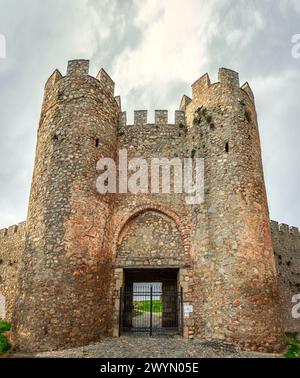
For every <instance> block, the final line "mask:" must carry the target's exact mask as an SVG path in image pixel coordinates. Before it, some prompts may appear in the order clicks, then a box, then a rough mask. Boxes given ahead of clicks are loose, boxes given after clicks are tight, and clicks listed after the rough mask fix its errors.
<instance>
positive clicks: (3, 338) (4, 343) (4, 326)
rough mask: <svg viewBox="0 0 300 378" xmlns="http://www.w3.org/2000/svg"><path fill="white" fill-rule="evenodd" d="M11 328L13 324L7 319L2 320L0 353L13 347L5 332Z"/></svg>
mask: <svg viewBox="0 0 300 378" xmlns="http://www.w3.org/2000/svg"><path fill="white" fill-rule="evenodd" d="M10 329H11V324H10V323H8V322H6V321H0V354H1V353H6V352H8V351H9V350H10V349H11V345H10V343H9V341H8V339H7V337H6V336H5V335H3V333H4V332H8V331H10Z"/></svg>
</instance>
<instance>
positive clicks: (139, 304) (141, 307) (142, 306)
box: [134, 299, 162, 313]
mask: <svg viewBox="0 0 300 378" xmlns="http://www.w3.org/2000/svg"><path fill="white" fill-rule="evenodd" d="M150 306H151V301H150V300H146V301H135V302H134V309H135V311H136V312H137V313H143V312H150ZM152 312H153V313H154V312H155V313H161V312H162V303H161V300H159V299H158V300H153V301H152Z"/></svg>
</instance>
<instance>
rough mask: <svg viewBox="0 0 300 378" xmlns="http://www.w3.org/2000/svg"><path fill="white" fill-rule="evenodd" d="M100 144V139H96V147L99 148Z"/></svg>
mask: <svg viewBox="0 0 300 378" xmlns="http://www.w3.org/2000/svg"><path fill="white" fill-rule="evenodd" d="M99 143H100V139H99V138H97V139H96V147H99Z"/></svg>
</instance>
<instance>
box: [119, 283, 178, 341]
mask: <svg viewBox="0 0 300 378" xmlns="http://www.w3.org/2000/svg"><path fill="white" fill-rule="evenodd" d="M120 299H121V300H120V332H121V333H127V332H136V333H138V332H141V333H142V332H144V333H149V335H150V336H152V335H154V334H180V335H182V334H183V291H182V288H181V289H180V291H179V292H178V291H177V290H174V288H173V287H171V288H167V287H166V288H162V290H159V291H158V290H155V288H153V287H152V286H151V288H150V289H149V287H140V288H139V290H133V289H128V288H126V289H124V288H122V289H121V292H120Z"/></svg>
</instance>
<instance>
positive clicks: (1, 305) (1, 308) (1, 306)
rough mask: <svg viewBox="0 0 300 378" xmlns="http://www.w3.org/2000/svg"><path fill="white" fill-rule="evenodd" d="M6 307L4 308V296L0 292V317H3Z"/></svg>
mask: <svg viewBox="0 0 300 378" xmlns="http://www.w3.org/2000/svg"><path fill="white" fill-rule="evenodd" d="M5 317H6V308H5V297H4V296H3V295H1V294H0V319H5Z"/></svg>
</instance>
